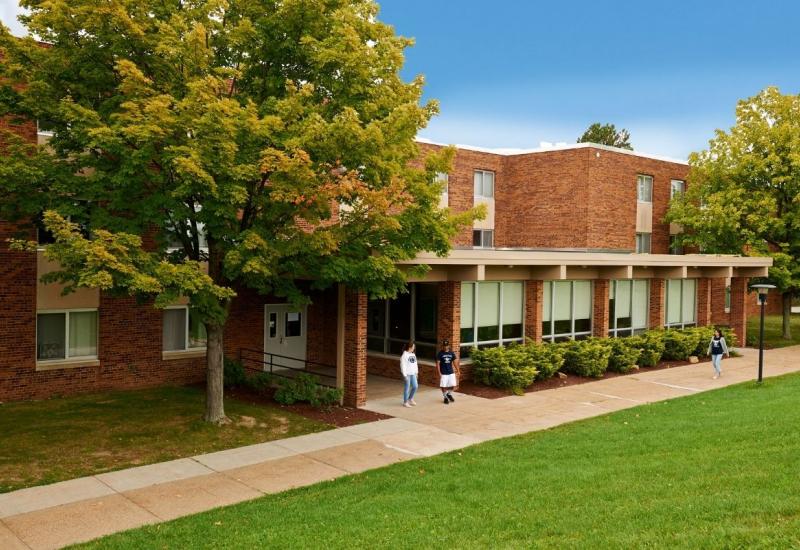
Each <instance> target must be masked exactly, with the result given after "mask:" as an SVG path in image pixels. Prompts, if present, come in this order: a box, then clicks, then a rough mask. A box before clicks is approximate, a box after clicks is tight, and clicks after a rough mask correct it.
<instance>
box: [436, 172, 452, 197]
mask: <svg viewBox="0 0 800 550" xmlns="http://www.w3.org/2000/svg"><path fill="white" fill-rule="evenodd" d="M436 183H440V184H441V185H442V193H444V194H445V195H446V194H447V191H448V189H447V188H448V186H449V183H450V174H448V173H446V172H436Z"/></svg>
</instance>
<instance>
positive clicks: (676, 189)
mask: <svg viewBox="0 0 800 550" xmlns="http://www.w3.org/2000/svg"><path fill="white" fill-rule="evenodd" d="M684 189H685V184H684V182H683V181H682V180H672V181H671V182H670V190H669V198H671V199H672V198H675V195H682V194H683V191H684Z"/></svg>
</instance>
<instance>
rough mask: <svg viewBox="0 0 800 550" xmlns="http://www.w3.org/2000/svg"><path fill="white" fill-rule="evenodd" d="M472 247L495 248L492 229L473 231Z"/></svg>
mask: <svg viewBox="0 0 800 550" xmlns="http://www.w3.org/2000/svg"><path fill="white" fill-rule="evenodd" d="M472 246H474V247H476V248H492V247H493V246H494V231H493V230H491V229H473V230H472Z"/></svg>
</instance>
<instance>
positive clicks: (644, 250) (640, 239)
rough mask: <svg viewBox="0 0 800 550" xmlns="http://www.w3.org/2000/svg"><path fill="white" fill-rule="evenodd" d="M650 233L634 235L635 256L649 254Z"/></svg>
mask: <svg viewBox="0 0 800 550" xmlns="http://www.w3.org/2000/svg"><path fill="white" fill-rule="evenodd" d="M650 237H651V234H650V233H637V234H636V253H637V254H650Z"/></svg>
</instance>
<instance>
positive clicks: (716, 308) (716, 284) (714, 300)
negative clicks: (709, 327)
mask: <svg viewBox="0 0 800 550" xmlns="http://www.w3.org/2000/svg"><path fill="white" fill-rule="evenodd" d="M726 286H727V280H726V279H725V278H724V277H714V278H713V279H711V323H713V324H715V325H728V324H730V314H729V313H727V312H726V311H725V288H726Z"/></svg>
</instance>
